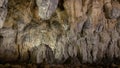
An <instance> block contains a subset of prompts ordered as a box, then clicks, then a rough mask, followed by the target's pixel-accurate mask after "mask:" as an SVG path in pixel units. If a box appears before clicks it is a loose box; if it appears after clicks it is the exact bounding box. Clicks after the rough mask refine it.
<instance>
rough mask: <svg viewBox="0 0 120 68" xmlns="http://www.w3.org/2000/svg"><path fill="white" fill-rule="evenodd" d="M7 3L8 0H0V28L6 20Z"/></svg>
mask: <svg viewBox="0 0 120 68" xmlns="http://www.w3.org/2000/svg"><path fill="white" fill-rule="evenodd" d="M7 3H8V0H1V1H0V28H2V27H3V24H4V21H5V19H6V15H7Z"/></svg>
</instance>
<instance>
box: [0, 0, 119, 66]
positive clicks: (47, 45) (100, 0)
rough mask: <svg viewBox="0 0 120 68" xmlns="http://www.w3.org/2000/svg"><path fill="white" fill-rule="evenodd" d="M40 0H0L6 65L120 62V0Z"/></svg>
mask: <svg viewBox="0 0 120 68" xmlns="http://www.w3.org/2000/svg"><path fill="white" fill-rule="evenodd" d="M36 1H37V0H8V1H7V0H1V1H0V7H1V8H0V62H1V63H3V62H16V61H17V62H31V63H43V62H45V63H58V64H61V63H72V64H80V63H120V62H119V59H120V1H119V0H59V2H58V3H57V2H55V3H54V2H52V1H53V0H50V1H51V4H52V6H50V7H54V8H52V10H51V8H50V9H49V10H47V11H45V12H46V13H47V12H48V13H49V12H50V15H47V16H48V18H46V19H47V20H46V19H43V18H41V16H40V14H41V12H43V10H39V8H40V7H41V6H39V5H38V4H37V3H36ZM38 1H39V0H38ZM47 1H48V0H47ZM56 1H58V0H56ZM55 6H56V7H55ZM47 7H49V6H47ZM53 9H54V11H53ZM43 16H44V13H43ZM44 17H45V16H44Z"/></svg>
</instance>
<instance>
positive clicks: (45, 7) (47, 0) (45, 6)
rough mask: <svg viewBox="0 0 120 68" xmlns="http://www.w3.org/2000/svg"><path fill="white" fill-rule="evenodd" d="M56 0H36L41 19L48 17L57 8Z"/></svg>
mask: <svg viewBox="0 0 120 68" xmlns="http://www.w3.org/2000/svg"><path fill="white" fill-rule="evenodd" d="M58 1H59V0H36V3H37V6H38V10H39V16H40V17H41V19H43V20H48V19H50V17H51V16H52V14H53V13H54V12H55V10H56V8H57V5H58Z"/></svg>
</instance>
